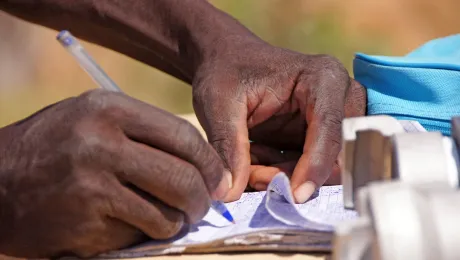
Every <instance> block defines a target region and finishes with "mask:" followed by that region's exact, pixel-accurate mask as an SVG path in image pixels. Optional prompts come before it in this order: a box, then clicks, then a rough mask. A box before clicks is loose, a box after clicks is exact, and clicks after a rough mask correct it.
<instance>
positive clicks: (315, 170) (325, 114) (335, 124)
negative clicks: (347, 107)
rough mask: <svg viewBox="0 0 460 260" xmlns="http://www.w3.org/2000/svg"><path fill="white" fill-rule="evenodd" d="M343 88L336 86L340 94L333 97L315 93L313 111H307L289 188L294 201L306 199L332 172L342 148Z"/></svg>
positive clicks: (300, 201) (299, 201)
mask: <svg viewBox="0 0 460 260" xmlns="http://www.w3.org/2000/svg"><path fill="white" fill-rule="evenodd" d="M342 86H343V83H342ZM346 90H347V88H346V87H345V88H344V89H338V90H337V91H338V92H339V93H335V95H336V96H333V95H323V96H321V95H320V96H318V98H317V100H318V101H317V103H316V104H314V107H313V109H312V111H307V112H306V117H307V122H308V128H307V134H306V137H305V144H304V148H303V154H302V156H301V157H300V159H299V161H298V163H297V165H296V167H295V169H294V173H293V175H292V178H291V187H292V190H293V194H294V199H295V200H296V202H297V203H304V202H306V201H307V200H308V199H309V198H310V197H311V195H312V194H313V193H314V192H315V190H316V189H317V188H319V187H320V186H322V185H323V184H324V183H325V182H326V180H327V179H328V178H329V176H330V174H331V172H332V168H333V166H334V163H335V161H336V159H337V156H338V154H339V152H340V148H341V137H342V132H341V124H342V120H343V118H344V103H345V92H346ZM326 92H327V91H326ZM340 92H342V93H340ZM327 93H331V92H327ZM341 94H343V95H341Z"/></svg>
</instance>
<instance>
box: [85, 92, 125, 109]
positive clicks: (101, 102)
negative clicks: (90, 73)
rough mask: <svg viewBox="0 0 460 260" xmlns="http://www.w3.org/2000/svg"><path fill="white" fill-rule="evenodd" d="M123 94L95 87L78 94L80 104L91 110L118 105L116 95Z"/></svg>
mask: <svg viewBox="0 0 460 260" xmlns="http://www.w3.org/2000/svg"><path fill="white" fill-rule="evenodd" d="M120 95H121V94H120V93H116V92H113V91H108V90H103V89H93V90H89V91H86V92H84V93H83V94H81V95H80V96H78V100H79V101H80V104H81V105H82V106H83V107H85V108H87V109H89V110H90V111H94V110H102V109H105V108H107V107H112V106H117V104H118V102H116V101H115V98H116V97H119V96H120Z"/></svg>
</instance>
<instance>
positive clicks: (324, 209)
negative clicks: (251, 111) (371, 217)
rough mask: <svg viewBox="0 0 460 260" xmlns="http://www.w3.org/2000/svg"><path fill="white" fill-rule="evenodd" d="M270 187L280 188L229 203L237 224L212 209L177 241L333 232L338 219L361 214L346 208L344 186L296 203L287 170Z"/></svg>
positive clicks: (247, 195) (203, 241)
mask: <svg viewBox="0 0 460 260" xmlns="http://www.w3.org/2000/svg"><path fill="white" fill-rule="evenodd" d="M269 187H270V188H269V190H270V189H275V188H278V191H277V192H271V191H270V192H268V193H267V192H252V193H245V194H243V196H242V197H241V199H240V200H238V201H236V202H232V203H227V204H226V206H227V208H228V209H229V211H230V212H231V214H232V215H233V217H234V219H235V222H236V224H232V223H229V222H228V221H227V220H226V219H224V218H223V217H222V216H220V215H218V214H217V213H216V212H215V211H213V210H210V211H209V212H208V214H207V215H206V216H205V217H204V219H203V220H202V221H201V222H200V223H198V224H197V225H192V226H191V229H190V232H189V233H188V234H187V235H185V236H184V237H182V238H181V239H179V240H176V241H174V242H173V245H190V244H197V243H206V242H210V241H213V240H216V239H222V238H226V237H232V236H235V235H241V234H247V233H253V232H257V231H262V230H278V229H292V230H299V231H301V230H304V231H306V230H309V231H324V232H332V231H333V229H334V225H336V224H337V223H339V222H341V221H343V220H347V219H351V218H355V217H356V216H357V214H356V212H355V211H351V210H345V209H344V208H343V201H342V186H325V187H322V188H321V189H320V190H319V192H318V193H317V194H315V195H316V196H315V198H314V199H312V200H310V201H308V202H307V203H305V204H301V205H300V204H299V205H295V204H294V203H293V199H292V194H291V191H290V187H289V179H288V178H287V177H286V175H285V174H284V173H281V174H279V175H277V176H276V177H275V178H274V179H273V180H272V182H271V183H270V185H269ZM289 197H290V199H289ZM286 198H288V199H286Z"/></svg>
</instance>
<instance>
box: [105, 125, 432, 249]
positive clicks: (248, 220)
mask: <svg viewBox="0 0 460 260" xmlns="http://www.w3.org/2000/svg"><path fill="white" fill-rule="evenodd" d="M401 124H402V125H403V127H404V129H406V131H407V132H421V131H425V130H424V129H423V127H422V126H421V125H420V124H418V123H417V122H412V121H401ZM227 207H228V209H229V210H230V212H231V213H232V215H233V217H234V218H235V221H236V224H231V223H229V222H228V221H227V220H226V219H224V218H223V217H222V216H220V215H218V214H217V213H215V212H214V211H212V210H210V211H209V212H208V214H207V215H206V216H205V217H204V219H203V220H202V221H201V222H199V223H198V224H196V225H191V226H189V227H186V229H184V231H183V232H181V233H180V234H179V235H178V236H176V237H174V238H173V239H171V240H168V241H150V242H147V243H144V244H141V245H138V246H135V247H132V248H129V249H124V250H120V251H113V252H110V253H107V254H104V255H101V256H100V257H101V258H131V257H142V256H154V255H164V254H178V253H211V252H242V251H296V252H319V251H330V249H331V240H332V235H333V231H334V226H335V225H337V224H338V223H340V222H341V221H344V220H348V219H352V218H355V217H356V216H357V213H356V212H355V211H351V210H345V209H344V207H343V200H342V186H324V187H322V188H320V189H319V191H318V192H317V193H316V194H315V195H314V196H313V198H312V199H310V200H309V201H308V202H306V203H305V204H294V202H293V198H292V194H291V191H290V184H289V179H288V178H287V176H286V175H285V174H284V173H279V174H278V175H277V176H276V177H275V178H274V179H273V180H272V182H271V183H270V185H269V186H268V189H267V191H266V192H251V193H245V194H243V196H242V197H241V199H240V200H238V201H236V202H232V203H227Z"/></svg>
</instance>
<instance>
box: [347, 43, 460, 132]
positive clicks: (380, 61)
mask: <svg viewBox="0 0 460 260" xmlns="http://www.w3.org/2000/svg"><path fill="white" fill-rule="evenodd" d="M353 69H354V76H355V79H356V80H357V81H358V82H360V83H361V84H362V85H363V86H365V87H366V89H367V97H368V103H367V106H368V114H369V115H380V114H385V115H390V116H394V117H396V118H397V119H406V120H416V121H418V122H419V123H420V124H421V125H423V126H424V127H425V128H426V129H427V130H428V131H440V132H442V133H443V134H444V135H450V119H451V118H452V117H453V116H456V115H460V34H457V35H452V36H448V37H444V38H439V39H435V40H432V41H429V42H427V43H425V44H424V45H422V46H420V47H419V48H417V49H416V50H414V51H412V52H411V53H409V54H407V55H406V56H403V57H387V56H371V55H366V54H362V53H357V54H356V56H355V59H354V62H353Z"/></svg>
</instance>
